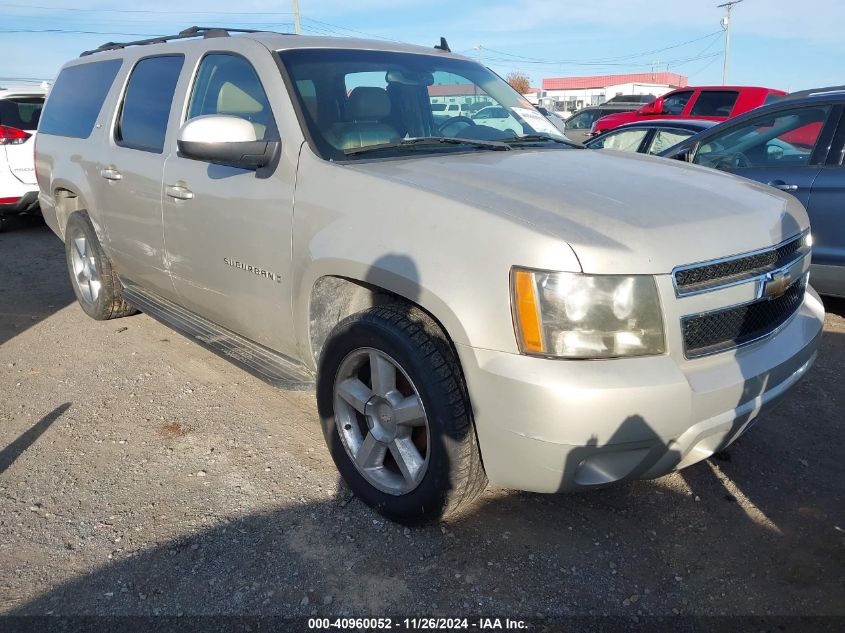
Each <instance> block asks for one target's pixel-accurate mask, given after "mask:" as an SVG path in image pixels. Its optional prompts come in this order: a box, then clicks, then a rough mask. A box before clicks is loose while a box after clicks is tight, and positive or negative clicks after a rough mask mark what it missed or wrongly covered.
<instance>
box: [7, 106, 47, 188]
mask: <svg viewBox="0 0 845 633" xmlns="http://www.w3.org/2000/svg"><path fill="white" fill-rule="evenodd" d="M43 107H44V95H42V94H30V95H27V94H21V95H13V96H10V97H7V98H5V99H0V125H4V126H7V127H11V128H15V129H17V130H22V131H24V132H26V133H27V134H29V135H30V136H29V138H27V139H26V140H25V141H24V142H23V143H4V144H3V151H4V152H5V154H6V163H7V164H8V166H9V170H11V172H12V175H13V176H14V177H15V178H17V179H18V180H20V181H21V182H22V183H24V184H27V185H33V186H34V185H36V184H37V182H36V180H35V164H34V160H33V157H34V151H35V150H34V148H35V130H36V129H37V128H38V120H39V119H40V118H41V109H42V108H43Z"/></svg>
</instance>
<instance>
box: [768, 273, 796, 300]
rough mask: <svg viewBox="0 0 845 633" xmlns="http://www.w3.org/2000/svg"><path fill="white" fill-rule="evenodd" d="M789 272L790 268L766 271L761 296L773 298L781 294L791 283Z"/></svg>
mask: <svg viewBox="0 0 845 633" xmlns="http://www.w3.org/2000/svg"><path fill="white" fill-rule="evenodd" d="M791 273H792V271H791V270H790V269H787V270H777V271H775V272H771V273H767V274H766V277H765V279H763V292H762V296H763V297H764V298H766V299H774V298H776V297H779V296H781V295H782V294H783V293H784V292H786V290H787V288H789V286H790V285H791V284H792V274H791Z"/></svg>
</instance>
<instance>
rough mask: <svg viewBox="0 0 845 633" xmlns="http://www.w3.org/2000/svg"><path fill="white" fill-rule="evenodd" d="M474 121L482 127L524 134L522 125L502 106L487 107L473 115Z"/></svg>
mask: <svg viewBox="0 0 845 633" xmlns="http://www.w3.org/2000/svg"><path fill="white" fill-rule="evenodd" d="M471 118H472V120H473V121H475V122H477V123H478V124H480V125H487V126H489V127H493V128H496V129H497V130H502V131H505V132H507V131H510V132H513V133H515V134H519V133H521V132H522V124H521V123H520V122H519V120H518V119H517V118H516V117H514V116H513V115H512V114H511V113H510V112H509V111H508V110H507V109H506V108H503V107H502V106H498V105H496V106H487V107H485V108H481V109H480V110H479V111H478V112H476V113H475V114H473V115H472V117H471Z"/></svg>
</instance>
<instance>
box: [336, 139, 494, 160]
mask: <svg viewBox="0 0 845 633" xmlns="http://www.w3.org/2000/svg"><path fill="white" fill-rule="evenodd" d="M441 144H448V145H469V146H471V147H478V148H483V149H489V150H494V151H500V152H501V151H508V150H509V149H511V147H510V145H508V144H507V143H503V142H502V141H482V140H475V139H470V138H457V137H454V136H406V137H405V138H403V139H402V140H401V141H397V142H396V143H380V144H378V145H366V146H364V147H353V148H351V149H345V150H343V153H344V154H346V155H347V156H349V155H350V154H363V153H365V152H377V151H380V150H388V149H403V148H408V147H425V146H432V145H441Z"/></svg>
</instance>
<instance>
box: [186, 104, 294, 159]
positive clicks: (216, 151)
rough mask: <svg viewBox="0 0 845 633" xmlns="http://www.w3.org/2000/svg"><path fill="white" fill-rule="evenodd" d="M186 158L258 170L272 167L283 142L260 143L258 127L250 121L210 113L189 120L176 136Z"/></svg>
mask: <svg viewBox="0 0 845 633" xmlns="http://www.w3.org/2000/svg"><path fill="white" fill-rule="evenodd" d="M176 146H177V147H178V148H179V154H180V155H181V156H182V157H184V158H191V159H193V160H201V161H204V162H206V163H218V164H221V165H231V166H234V167H246V168H258V167H264V166H265V165H267V164H269V163H270V162H271V161H272V160H273V159H274V158H275V155H276V153H277V152H278V151H279V148H280V147H281V142H280V141H259V140H257V139H256V135H255V127H253V125H252V123H250V122H249V121H247V120H246V119H242V118H241V117H237V116H229V115H222V114H207V115H203V116H198V117H196V118H194V119H190V120H188V121H185V123H184V124H183V125H182V127H181V128H180V129H179V134H178V136H177V137H176Z"/></svg>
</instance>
